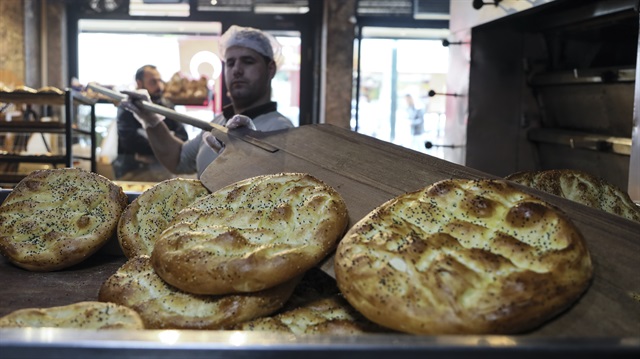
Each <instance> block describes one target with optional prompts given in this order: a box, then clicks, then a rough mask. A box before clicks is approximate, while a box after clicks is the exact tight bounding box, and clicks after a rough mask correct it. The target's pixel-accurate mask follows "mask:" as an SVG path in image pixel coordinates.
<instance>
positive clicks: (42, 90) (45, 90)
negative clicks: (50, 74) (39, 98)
mask: <svg viewBox="0 0 640 359" xmlns="http://www.w3.org/2000/svg"><path fill="white" fill-rule="evenodd" d="M37 92H38V93H50V94H56V95H64V91H62V90H60V89H59V88H57V87H53V86H45V87H41V88H39V89H38V91H37Z"/></svg>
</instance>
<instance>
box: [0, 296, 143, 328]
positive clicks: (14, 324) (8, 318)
mask: <svg viewBox="0 0 640 359" xmlns="http://www.w3.org/2000/svg"><path fill="white" fill-rule="evenodd" d="M0 328H75V329H134V330H135V329H144V324H143V323H142V319H141V318H140V316H139V315H138V313H136V312H135V311H134V310H132V309H130V308H127V307H125V306H122V305H118V304H114V303H103V302H97V301H95V302H93V301H87V302H78V303H73V304H69V305H63V306H58V307H49V308H25V309H18V310H16V311H13V312H11V313H9V314H7V315H5V316H4V317H1V318H0Z"/></svg>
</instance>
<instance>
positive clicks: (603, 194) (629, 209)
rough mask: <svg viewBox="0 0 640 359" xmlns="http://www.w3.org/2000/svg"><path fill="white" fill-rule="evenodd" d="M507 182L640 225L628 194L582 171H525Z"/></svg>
mask: <svg viewBox="0 0 640 359" xmlns="http://www.w3.org/2000/svg"><path fill="white" fill-rule="evenodd" d="M506 179H508V180H509V181H513V182H516V183H519V184H521V185H524V186H527V187H531V188H535V189H538V190H540V191H544V192H547V193H550V194H553V195H556V196H559V197H562V198H566V199H568V200H571V201H574V202H578V203H581V204H584V205H585V206H589V207H592V208H597V209H599V210H602V211H605V212H608V213H611V214H615V215H618V216H622V217H625V218H627V219H630V220H632V221H638V222H640V207H639V206H638V205H636V204H635V203H633V200H631V197H629V194H628V193H626V192H624V191H622V190H621V189H619V188H618V187H616V186H614V185H612V184H610V183H608V182H607V181H605V180H603V179H601V178H597V177H595V176H592V175H590V174H588V173H586V172H583V171H578V170H565V169H563V170H547V171H524V172H517V173H514V174H511V175H509V176H507V177H506Z"/></svg>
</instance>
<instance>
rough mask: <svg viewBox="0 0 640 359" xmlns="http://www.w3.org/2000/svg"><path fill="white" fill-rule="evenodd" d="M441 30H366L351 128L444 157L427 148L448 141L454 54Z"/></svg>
mask: <svg viewBox="0 0 640 359" xmlns="http://www.w3.org/2000/svg"><path fill="white" fill-rule="evenodd" d="M446 35H447V34H446V33H444V32H442V31H439V30H437V29H405V28H384V27H372V26H368V27H362V28H361V29H360V36H359V38H357V39H356V40H355V41H356V43H355V46H354V49H355V50H354V51H355V54H354V59H355V61H354V86H353V95H354V96H353V101H352V118H351V127H352V129H353V130H355V131H357V132H359V133H362V134H366V135H369V136H372V137H375V138H378V139H380V140H383V141H388V142H391V143H394V144H397V145H400V146H403V147H407V148H411V149H413V150H416V151H419V152H422V153H428V154H431V155H434V156H437V157H440V158H442V157H443V154H442V153H441V152H442V149H441V148H438V147H432V148H430V149H427V148H426V147H425V142H427V141H430V142H431V143H438V142H439V140H440V139H442V138H443V136H444V126H445V123H446V115H445V99H444V96H429V94H430V91H433V92H435V93H445V92H446V79H447V72H448V62H449V50H448V48H447V47H444V46H443V45H442V40H441V38H446Z"/></svg>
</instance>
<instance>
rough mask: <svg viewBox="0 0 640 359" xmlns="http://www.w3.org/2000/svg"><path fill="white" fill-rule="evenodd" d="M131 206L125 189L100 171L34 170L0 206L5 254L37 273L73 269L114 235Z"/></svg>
mask: <svg viewBox="0 0 640 359" xmlns="http://www.w3.org/2000/svg"><path fill="white" fill-rule="evenodd" d="M126 205H127V196H126V195H125V194H124V191H122V188H121V187H120V186H117V185H116V184H114V183H113V182H111V181H110V180H109V179H108V178H106V177H103V176H101V175H98V174H96V173H93V172H88V171H84V170H82V169H77V168H61V169H52V170H38V171H34V172H32V173H31V174H29V175H28V176H26V177H25V178H24V179H23V180H22V181H20V183H18V184H17V185H16V187H15V188H14V189H13V191H11V193H10V194H9V195H8V196H7V198H6V199H5V201H4V202H3V203H2V205H0V253H2V255H4V256H5V257H7V259H9V261H11V262H12V263H13V264H15V265H17V266H19V267H22V268H25V269H28V270H32V271H53V270H58V269H62V268H66V267H70V266H72V265H74V264H77V263H79V262H81V261H83V260H84V259H86V258H87V257H89V256H90V255H91V254H93V253H94V252H96V251H97V250H98V249H99V248H100V247H102V246H103V245H104V244H105V243H106V242H107V241H108V240H109V239H110V238H111V237H112V236H113V235H114V234H115V230H116V226H117V224H118V219H119V218H120V215H121V214H122V211H123V210H124V208H125V207H126Z"/></svg>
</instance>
